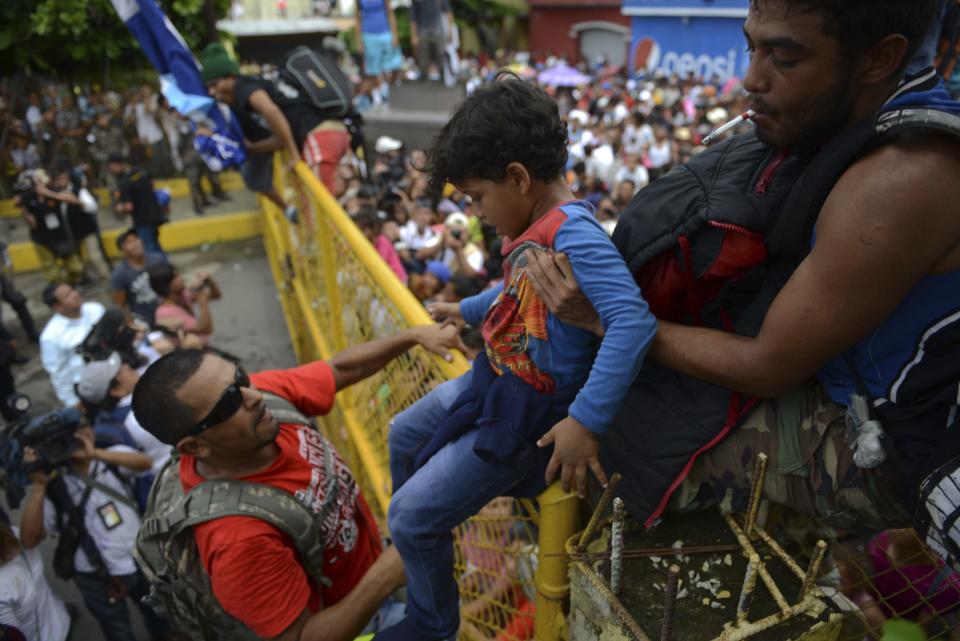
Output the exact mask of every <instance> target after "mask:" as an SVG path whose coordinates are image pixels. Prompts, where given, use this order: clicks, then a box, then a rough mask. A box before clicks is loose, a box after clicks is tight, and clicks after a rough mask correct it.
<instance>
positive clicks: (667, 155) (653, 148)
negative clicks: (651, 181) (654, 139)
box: [647, 140, 673, 169]
mask: <svg viewBox="0 0 960 641" xmlns="http://www.w3.org/2000/svg"><path fill="white" fill-rule="evenodd" d="M647 157H648V158H649V159H650V166H651V167H652V168H654V169H659V168H660V167H663V166H664V165H667V164H669V163H670V162H671V161H672V160H673V148H672V147H671V145H670V141H669V140H664V141H663V142H661V143H654V144H652V145H650V149H649V151H648V152H647Z"/></svg>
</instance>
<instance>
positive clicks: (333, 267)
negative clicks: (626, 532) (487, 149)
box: [262, 163, 578, 641]
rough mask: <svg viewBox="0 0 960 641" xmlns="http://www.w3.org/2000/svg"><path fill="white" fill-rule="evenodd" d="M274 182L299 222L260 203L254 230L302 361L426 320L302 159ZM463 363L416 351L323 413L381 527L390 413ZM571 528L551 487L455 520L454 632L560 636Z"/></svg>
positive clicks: (516, 640)
mask: <svg viewBox="0 0 960 641" xmlns="http://www.w3.org/2000/svg"><path fill="white" fill-rule="evenodd" d="M279 173H280V172H278V175H279ZM281 188H282V189H283V190H285V191H286V192H287V193H288V194H289V195H292V196H294V197H295V199H296V204H297V208H298V210H299V222H298V224H296V225H293V224H290V223H289V221H287V220H286V219H285V218H284V216H283V215H282V214H281V212H280V211H279V210H277V208H276V207H275V206H273V205H272V204H270V203H269V202H268V201H266V200H262V207H263V238H264V244H265V246H266V250H267V256H268V259H269V262H270V265H271V269H272V270H273V276H274V280H275V282H276V285H277V291H278V293H279V296H280V301H281V303H282V306H283V310H284V316H285V318H286V321H287V327H288V329H289V332H290V336H291V340H292V342H293V345H294V349H295V351H296V354H297V358H298V359H299V360H300V361H301V362H305V361H309V360H313V359H317V358H329V357H330V356H332V355H333V354H334V353H336V352H337V351H339V350H341V349H343V348H344V347H346V346H348V345H355V344H358V343H362V342H365V341H369V340H373V339H375V338H378V337H383V336H389V335H391V334H394V333H396V332H398V331H401V330H403V329H405V328H408V327H413V326H416V325H423V324H428V323H430V322H431V320H430V318H429V316H428V315H427V313H426V311H425V310H424V308H423V306H422V305H421V304H420V303H419V302H418V301H417V300H416V298H414V296H413V295H412V294H411V293H410V292H409V291H408V290H407V288H406V287H405V286H404V285H403V284H402V283H401V282H400V281H399V280H397V278H396V276H395V275H394V274H393V272H392V271H390V269H389V268H388V267H387V265H386V264H385V263H384V262H383V261H382V259H381V258H380V256H379V255H378V254H377V253H376V251H375V250H374V249H373V247H372V246H371V245H370V243H369V242H368V241H367V240H366V238H365V237H364V236H363V235H362V234H361V232H360V231H359V229H357V227H356V226H354V224H353V223H352V222H351V221H350V219H349V217H348V216H347V215H346V213H345V212H344V211H343V210H342V209H341V208H340V206H339V205H338V204H337V202H336V201H335V200H334V199H333V198H332V197H331V196H330V194H329V193H328V192H327V191H326V190H325V189H324V188H323V186H322V185H321V184H320V182H319V181H318V180H317V179H316V177H315V176H314V175H313V174H312V173H311V172H310V170H309V169H308V168H307V166H306V165H304V164H303V163H299V164H298V165H297V167H296V170H295V174H293V175H287V176H285V177H284V179H283V180H282V181H281ZM468 367H469V365H468V363H467V362H466V360H465V359H464V358H463V357H462V356H461V355H459V354H456V355H455V358H454V360H453V362H451V363H448V362H445V361H443V360H442V359H439V358H436V357H434V356H432V355H430V354H429V353H427V352H425V351H424V350H423V349H421V348H419V347H418V348H415V349H413V350H411V351H410V352H408V353H407V354H405V355H404V356H402V357H400V358H398V359H396V360H395V361H394V362H392V363H391V364H390V365H389V366H388V367H386V368H385V369H384V370H383V371H381V372H379V373H377V374H376V375H374V376H372V377H370V378H369V379H367V380H365V381H363V382H361V383H359V384H357V385H355V386H353V387H351V388H350V389H348V390H344V391H342V392H340V393H339V394H338V396H337V404H336V407H335V409H334V411H333V412H331V413H330V414H329V415H328V416H327V417H325V418H324V420H323V422H322V423H323V427H324V429H325V430H326V432H327V435H328V437H329V438H330V439H331V440H332V441H333V443H334V444H335V446H336V447H337V449H338V450H339V452H340V454H341V455H342V456H343V457H344V458H345V460H346V461H347V462H348V463H349V464H350V466H351V469H352V470H353V471H354V474H355V475H356V476H357V480H358V482H359V484H360V486H361V488H362V490H363V492H364V495H365V496H366V497H367V499H368V502H369V503H370V506H371V508H372V509H373V511H374V513H375V514H376V515H377V516H378V518H379V519H380V522H381V524H385V518H384V517H385V515H386V512H387V507H388V505H389V501H390V490H391V488H390V474H389V467H388V460H387V433H388V429H389V423H390V419H391V418H392V417H393V416H394V415H396V414H397V413H398V412H400V411H402V410H403V409H405V408H407V407H409V406H410V405H412V404H413V403H414V402H416V401H417V400H418V399H419V398H421V397H422V396H423V395H424V394H426V393H428V392H429V391H430V390H431V389H433V388H434V387H435V386H437V385H438V384H440V383H442V382H443V381H445V380H449V379H450V378H453V377H456V376H460V375H462V374H463V373H465V372H466V371H467V369H468ZM577 526H578V518H577V500H576V498H575V497H574V496H572V495H569V494H566V493H564V492H562V491H561V490H560V489H559V488H558V487H556V486H555V487H553V488H550V489H548V490H547V491H546V492H545V493H544V494H543V495H541V496H540V497H539V499H538V500H537V501H515V500H511V499H498V500H495V501H493V502H491V503H490V504H489V505H488V506H487V507H485V508H484V509H483V510H482V511H481V512H480V514H478V515H477V516H476V517H474V518H473V519H471V520H469V521H468V522H467V523H465V524H464V525H462V526H461V527H460V528H458V530H457V533H456V554H455V558H456V568H455V571H456V574H457V578H458V583H459V586H460V596H461V613H462V617H461V618H462V624H461V634H460V637H461V639H474V640H483V639H497V640H501V641H522V640H523V639H532V638H536V639H538V640H543V641H547V640H551V641H552V640H555V639H562V638H565V636H566V627H565V619H564V604H565V602H566V598H567V596H568V593H569V583H568V580H567V561H566V559H565V557H564V556H563V543H564V541H565V540H566V539H567V538H568V537H569V536H570V535H572V534H573V532H574V531H576V529H577Z"/></svg>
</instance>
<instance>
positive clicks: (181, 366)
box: [133, 349, 204, 445]
mask: <svg viewBox="0 0 960 641" xmlns="http://www.w3.org/2000/svg"><path fill="white" fill-rule="evenodd" d="M203 357H204V353H203V352H201V351H200V350H195V349H180V350H177V351H175V352H173V353H171V354H167V355H166V356H164V357H163V358H161V359H160V360H158V361H157V362H156V363H154V364H153V365H151V366H150V367H148V368H147V371H145V372H144V373H143V376H141V377H140V380H139V381H138V382H137V385H136V387H134V388H133V415H134V416H135V417H136V418H137V421H138V422H139V423H140V425H142V426H143V428H144V429H145V430H147V431H148V432H150V433H151V434H153V435H154V436H155V437H157V439H159V440H160V441H162V442H163V443H166V444H168V445H175V444H176V443H177V441H179V440H180V439H181V438H182V437H183V434H184V432H186V431H187V430H188V429H189V428H190V427H191V426H192V424H193V422H194V421H196V420H198V418H197V416H196V410H194V409H193V408H192V407H190V406H189V405H187V404H186V403H184V402H183V401H181V400H180V399H179V398H178V397H177V392H179V391H180V388H181V387H183V385H184V383H186V381H187V380H188V379H189V378H190V377H191V376H193V375H194V374H196V373H197V370H198V369H200V364H201V363H202V362H203Z"/></svg>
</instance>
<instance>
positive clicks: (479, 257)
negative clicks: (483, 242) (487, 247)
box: [440, 243, 483, 274]
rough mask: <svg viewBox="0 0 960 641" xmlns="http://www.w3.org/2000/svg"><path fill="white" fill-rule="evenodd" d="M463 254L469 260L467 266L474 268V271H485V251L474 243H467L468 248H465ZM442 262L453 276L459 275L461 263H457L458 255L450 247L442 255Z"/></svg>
mask: <svg viewBox="0 0 960 641" xmlns="http://www.w3.org/2000/svg"><path fill="white" fill-rule="evenodd" d="M463 254H464V256H465V257H466V259H467V264H468V265H470V267H472V268H473V271H475V272H482V271H483V250H481V249H480V248H479V247H477V246H476V245H474V244H473V243H467V245H466V247H464V248H463ZM440 262H442V263H443V264H444V265H446V266H447V267H448V268H449V269H450V273H452V274H455V273H457V271H458V270H459V269H460V263H459V262H457V253H456V252H455V251H453V250H452V249H450V248H449V247H445V248H444V250H443V252H442V253H441V254H440Z"/></svg>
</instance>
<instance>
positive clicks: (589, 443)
mask: <svg viewBox="0 0 960 641" xmlns="http://www.w3.org/2000/svg"><path fill="white" fill-rule="evenodd" d="M550 444H553V445H554V448H553V456H551V457H550V462H549V463H548V464H547V474H546V482H547V485H550V484H551V483H553V480H554V478H556V476H557V470H558V469H559V470H560V483H561V485H562V486H563V491H564V492H569V491H570V490H571V487H576V492H577V494H578V495H579V496H580V497H581V498H582V497H584V496H586V495H587V468H588V467H589V468H590V470H591V471H592V472H593V475H594V476H595V477H597V480H598V481H599V482H600V485H602V486H603V487H606V486H607V475H606V474H605V473H604V471H603V468H602V467H601V466H600V458H599V452H600V439H598V438H597V435H596V434H594V433H593V432H591V431H590V430H588V429H587V428H586V427H584V426H583V425H582V424H581V423H580V421H578V420H577V419H575V418H573V417H572V416H568V417H567V418H565V419H563V420H562V421H560V422H559V423H557V424H556V425H554V426H553V427H552V428H551V429H550V431H549V432H547V433H546V434H544V435H543V438H541V439H540V440H539V441H537V446H539V447H547V446H548V445H550Z"/></svg>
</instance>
